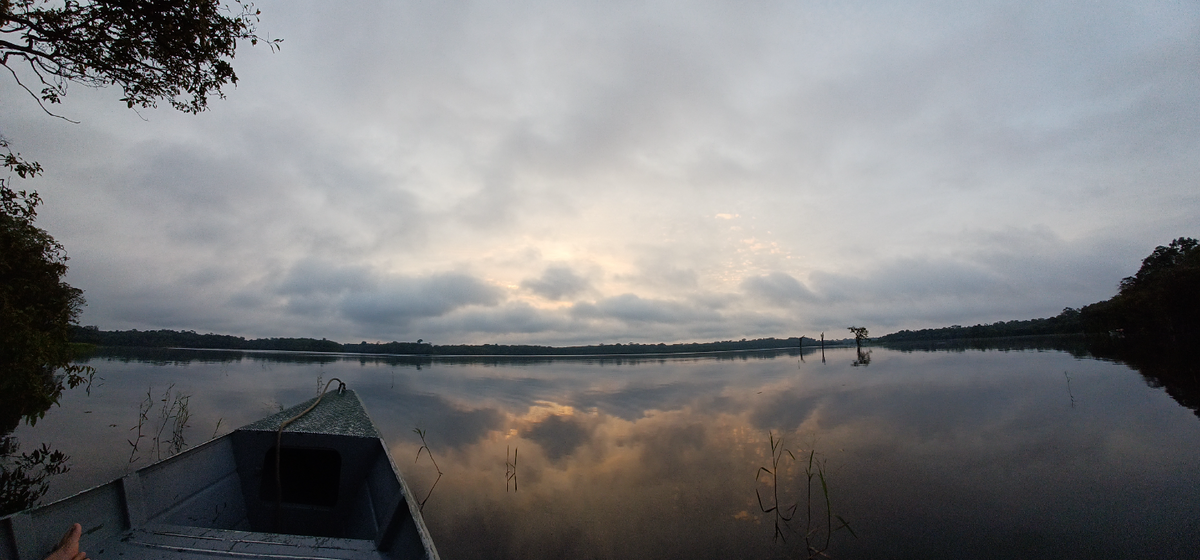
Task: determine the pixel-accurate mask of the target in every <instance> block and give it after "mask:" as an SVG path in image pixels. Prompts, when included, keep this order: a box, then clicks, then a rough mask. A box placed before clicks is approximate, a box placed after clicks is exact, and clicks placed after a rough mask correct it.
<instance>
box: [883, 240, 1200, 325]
mask: <svg viewBox="0 0 1200 560" xmlns="http://www.w3.org/2000/svg"><path fill="white" fill-rule="evenodd" d="M1048 334H1088V335H1092V336H1100V337H1106V338H1111V339H1116V340H1127V341H1130V342H1136V343H1138V344H1149V345H1154V346H1174V347H1180V346H1187V345H1189V344H1195V343H1197V342H1200V242H1198V241H1196V240H1195V239H1191V238H1187V237H1180V238H1178V239H1176V240H1174V241H1172V242H1171V243H1170V244H1169V245H1167V246H1161V245H1160V246H1158V247H1157V248H1155V249H1154V252H1152V253H1151V254H1150V256H1148V257H1146V258H1145V259H1142V266H1141V268H1140V269H1138V272H1137V274H1135V275H1133V276H1130V277H1128V278H1125V279H1123V280H1121V287H1120V290H1119V292H1118V293H1117V295H1115V296H1113V297H1112V298H1109V299H1107V300H1105V301H1100V302H1096V303H1093V304H1091V305H1086V306H1084V307H1083V308H1082V309H1072V308H1070V307H1068V308H1066V309H1064V310H1063V312H1062V313H1059V314H1058V316H1057V317H1050V318H1048V319H1030V320H1028V321H1001V322H998V323H992V324H990V325H975V326H973V327H963V326H959V325H954V326H952V327H944V328H940V329H922V330H919V331H909V330H903V331H900V332H897V333H892V334H889V335H886V336H881V337H879V338H878V339H877V340H878V341H879V342H883V343H900V342H916V341H928V340H950V339H979V338H996V337H1014V336H1030V335H1048Z"/></svg>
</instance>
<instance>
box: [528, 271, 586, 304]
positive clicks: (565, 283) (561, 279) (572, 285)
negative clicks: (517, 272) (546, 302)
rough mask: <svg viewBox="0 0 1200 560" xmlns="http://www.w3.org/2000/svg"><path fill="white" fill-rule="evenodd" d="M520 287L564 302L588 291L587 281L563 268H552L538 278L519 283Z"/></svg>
mask: <svg viewBox="0 0 1200 560" xmlns="http://www.w3.org/2000/svg"><path fill="white" fill-rule="evenodd" d="M521 287H522V288H525V289H526V290H529V291H531V292H533V293H535V294H537V295H539V296H542V297H544V298H546V299H550V300H556V301H557V300H564V299H568V298H572V297H575V296H577V295H579V294H580V293H583V292H584V291H586V290H588V289H589V288H590V287H591V284H590V283H589V282H588V280H587V279H586V278H584V277H582V276H580V275H578V274H576V273H575V272H574V271H573V270H571V269H570V268H567V267H564V266H552V267H550V268H547V269H546V271H545V272H543V273H542V275H541V276H540V277H538V278H527V279H525V280H523V281H521Z"/></svg>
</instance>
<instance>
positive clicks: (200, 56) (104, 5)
mask: <svg viewBox="0 0 1200 560" xmlns="http://www.w3.org/2000/svg"><path fill="white" fill-rule="evenodd" d="M258 16H259V10H257V9H255V8H254V5H253V4H249V3H242V2H241V1H240V0H237V1H236V2H235V3H234V4H233V5H232V6H226V5H222V4H221V2H218V1H215V0H129V1H119V2H118V1H114V0H96V1H82V2H80V1H71V2H62V3H59V2H54V3H49V2H44V1H39V0H0V65H3V66H4V67H5V68H7V69H8V70H9V72H10V73H11V74H12V75H13V78H14V79H16V80H17V81H18V83H21V86H22V87H24V88H25V89H26V90H27V91H29V92H30V93H31V94H34V92H33V90H30V89H29V84H25V83H24V82H21V80H20V78H19V73H18V71H17V69H18V68H22V69H28V71H29V73H30V74H31V75H32V77H33V78H34V79H36V80H37V81H38V84H36V85H35V86H34V87H40V88H41V91H40V92H38V93H36V94H34V95H35V97H37V98H38V99H39V102H46V103H58V102H59V101H60V100H61V98H62V96H63V95H65V94H66V92H67V84H69V83H72V82H74V83H78V84H83V85H87V86H92V87H104V86H109V85H118V86H120V87H121V89H122V90H123V92H124V97H122V98H121V101H124V102H125V104H126V106H128V107H130V108H132V107H134V106H139V107H154V106H156V105H157V103H158V101H159V100H166V101H168V102H169V103H170V104H171V106H172V107H174V108H176V109H178V110H180V111H186V112H189V113H198V112H200V111H203V110H204V109H205V108H206V107H207V105H208V98H209V96H214V95H215V96H217V97H224V94H223V92H222V90H221V88H222V87H224V86H225V85H226V84H236V83H237V74H236V73H234V71H233V65H232V64H231V63H230V60H232V59H233V56H234V53H235V50H236V49H237V42H238V41H239V40H248V41H250V43H251V44H257V43H258V41H260V40H262V38H260V37H259V36H258V35H257V33H256V27H257V24H258V21H259V19H258ZM267 42H268V43H269V44H270V45H271V46H272V48H274V47H275V46H276V45H277V44H278V43H279V40H277V39H276V40H268V41H267Z"/></svg>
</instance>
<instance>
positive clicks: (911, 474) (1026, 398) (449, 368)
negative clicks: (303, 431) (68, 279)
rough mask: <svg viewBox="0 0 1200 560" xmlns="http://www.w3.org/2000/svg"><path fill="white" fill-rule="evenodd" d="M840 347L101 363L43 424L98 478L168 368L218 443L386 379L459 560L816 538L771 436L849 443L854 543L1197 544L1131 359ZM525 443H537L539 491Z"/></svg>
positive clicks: (379, 399)
mask: <svg viewBox="0 0 1200 560" xmlns="http://www.w3.org/2000/svg"><path fill="white" fill-rule="evenodd" d="M827 357H828V361H827V363H824V364H823V363H821V362H820V361H819V360H815V359H811V357H809V358H807V359H806V361H805V362H800V361H799V360H798V357H797V356H795V355H789V354H786V353H785V354H779V355H776V356H774V357H764V356H763V355H756V356H752V355H747V356H741V357H739V358H738V359H727V358H728V356H723V357H722V359H717V357H710V358H702V357H690V358H681V359H662V358H654V359H650V360H628V359H625V360H621V361H615V360H607V361H605V360H592V361H587V360H582V361H581V360H547V361H540V362H539V361H532V360H526V361H512V362H504V361H494V362H486V361H484V362H449V361H448V362H442V361H435V362H427V363H422V364H420V365H419V366H418V365H417V364H410V365H404V364H398V363H388V362H387V361H384V360H378V361H377V360H371V359H363V358H359V357H353V358H346V359H341V360H337V361H332V362H328V361H327V362H325V363H318V364H300V363H282V362H270V361H267V360H266V359H265V358H262V359H260V358H254V357H249V358H245V359H240V360H233V361H225V362H221V361H218V360H214V361H210V362H205V363H201V362H195V361H191V362H180V361H174V362H172V361H167V360H161V359H160V361H159V362H158V364H159V365H152V364H139V363H136V362H130V363H122V362H117V361H96V362H95V363H94V364H93V365H97V367H99V368H100V375H101V376H103V377H105V378H106V381H105V384H104V385H103V386H102V387H100V388H98V390H94V391H93V395H94V396H93V397H84V396H82V395H81V394H79V393H72V394H70V395H69V396H68V400H67V401H66V402H64V407H63V408H62V409H61V410H55V411H52V413H51V414H50V415H48V416H47V418H46V419H45V421H44V422H39V424H38V426H37V430H36V431H34V430H26V431H25V433H23V434H21V437H23V438H24V439H26V440H28V441H33V440H34V439H37V438H38V437H39V436H45V437H46V438H48V439H55V440H56V441H58V442H67V445H60V447H62V448H63V449H64V450H65V451H67V452H68V453H71V454H72V455H74V456H75V457H77V458H79V459H81V460H82V459H84V458H86V459H87V460H88V461H90V462H91V463H95V464H98V465H100V466H99V467H95V466H91V465H88V464H83V465H82V467H83V468H81V469H80V471H81V472H77V473H74V474H75V475H77V476H81V477H84V478H86V477H89V476H91V477H100V476H101V475H105V474H108V475H109V476H111V473H112V471H118V472H117V474H119V471H120V470H121V469H124V468H129V467H128V465H124V464H121V463H120V461H123V460H124V455H123V454H124V453H127V450H125V449H121V442H122V441H123V440H121V439H120V438H121V437H122V436H123V435H124V433H123V432H124V429H121V428H118V429H115V430H109V432H112V433H108V432H106V431H105V430H102V429H98V428H95V427H92V426H98V425H100V424H99V423H96V422H95V421H96V420H100V421H101V422H103V423H117V424H122V423H124V424H128V422H129V420H131V419H133V413H132V412H131V410H130V409H134V408H135V407H136V402H137V401H138V396H139V392H140V393H141V394H142V395H144V391H145V388H146V386H147V385H148V384H151V383H152V384H154V386H155V387H156V388H160V387H165V386H166V384H168V383H170V382H177V383H179V385H178V386H177V388H180V389H183V390H185V391H186V392H189V393H190V394H192V395H193V397H192V403H193V406H194V407H195V409H196V412H195V413H194V414H195V420H194V421H193V426H194V429H193V432H192V434H191V435H190V437H191V438H193V439H191V440H189V441H196V442H198V441H200V440H202V439H204V438H206V437H208V435H209V434H208V433H207V432H208V431H211V429H212V428H211V426H212V425H213V424H214V423H215V420H216V418H218V417H220V418H224V419H225V424H224V425H225V426H227V428H226V429H232V428H234V427H236V426H238V425H240V424H242V423H245V422H249V421H251V420H254V419H256V418H257V417H258V416H261V415H263V414H265V413H266V412H269V410H268V409H269V406H270V404H269V403H274V402H278V403H283V404H292V403H295V402H299V401H301V400H303V399H304V398H307V397H308V396H310V395H311V394H312V392H313V386H314V383H313V379H314V378H316V377H317V376H318V375H321V376H323V378H324V379H329V378H330V377H335V376H336V377H339V378H341V379H343V380H345V381H346V382H347V383H348V385H349V386H350V387H351V388H353V389H355V390H356V391H357V392H358V393H359V395H360V396H361V397H362V398H363V400H364V401H365V403H366V405H367V409H368V411H369V413H370V414H371V416H372V418H373V419H374V420H375V421H376V423H377V424H378V425H379V427H380V429H381V430H382V432H383V433H384V436H385V438H386V439H387V440H388V443H389V446H390V448H391V450H392V453H393V456H394V457H395V458H396V461H397V464H398V465H399V466H400V468H401V469H402V470H403V472H404V475H405V477H406V478H407V479H408V481H409V483H410V485H411V486H412V488H413V491H414V493H417V494H419V495H423V494H424V492H425V491H427V489H428V488H429V486H430V485H431V484H432V482H433V479H434V477H435V476H436V473H434V472H433V470H432V469H431V468H429V465H428V464H427V463H425V462H414V461H413V458H414V457H416V454H417V449H418V448H419V447H420V445H421V443H420V441H419V440H418V439H416V438H415V437H414V436H413V435H412V433H411V430H412V428H413V427H421V428H422V429H425V430H427V434H428V442H429V445H430V447H431V449H432V450H433V453H434V454H435V455H436V456H437V459H438V464H439V465H440V466H441V468H442V470H443V471H444V472H445V476H444V477H443V478H442V480H441V481H440V482H439V484H438V487H437V489H436V490H435V492H434V494H433V496H432V498H431V499H430V501H429V502H428V504H427V506H426V508H425V515H426V518H427V521H428V523H429V525H430V528H431V530H432V531H433V535H434V538H435V540H436V542H437V545H438V547H439V550H440V552H441V553H442V555H443V557H445V558H447V559H453V558H507V557H512V558H516V557H521V558H537V557H605V558H639V557H641V558H671V557H680V558H682V557H688V558H728V557H755V558H760V557H761V558H767V557H775V556H779V555H783V554H785V553H787V552H789V551H791V552H795V550H794V547H795V546H797V543H798V542H799V541H801V539H800V538H799V536H798V535H796V534H792V535H791V536H790V537H789V541H788V542H787V543H775V542H772V539H771V536H772V527H771V525H772V522H771V519H770V518H769V517H767V516H764V515H763V514H762V513H761V512H760V510H759V505H758V503H757V500H756V497H755V488H756V484H755V479H754V477H755V471H756V470H757V469H758V467H760V466H764V465H769V462H770V457H769V447H768V443H767V439H768V433H773V434H774V435H775V437H783V438H784V442H785V446H786V447H787V448H788V449H790V450H792V451H793V452H794V453H796V454H797V456H799V455H800V454H801V453H802V452H805V451H806V450H809V449H814V448H815V449H816V450H817V453H818V457H819V458H820V459H822V460H825V461H827V463H826V464H827V467H828V473H829V477H830V478H829V480H830V484H831V486H830V488H831V497H832V499H833V506H834V510H835V512H837V513H840V514H842V515H843V516H845V517H846V518H847V519H848V520H850V522H851V523H852V524H853V526H854V527H855V530H856V531H857V532H858V535H859V538H857V539H847V538H846V535H844V534H841V535H839V537H838V538H839V540H837V541H835V544H836V547H835V548H834V549H833V550H832V551H831V552H832V553H833V556H834V557H894V558H905V557H913V558H917V557H920V558H930V557H964V556H966V557H970V556H988V555H992V554H997V553H998V552H1003V554H1002V555H1004V556H1017V555H1021V554H1034V555H1048V556H1053V557H1088V556H1096V555H1099V556H1107V555H1112V556H1155V557H1168V558H1169V557H1189V556H1191V553H1193V552H1195V545H1194V544H1193V543H1192V541H1191V539H1190V535H1193V534H1194V530H1193V529H1194V528H1195V527H1194V523H1193V522H1192V521H1189V520H1194V519H1197V518H1200V516H1198V515H1197V514H1198V513H1200V445H1198V444H1200V422H1197V421H1196V419H1195V417H1194V416H1193V415H1192V414H1191V412H1190V411H1188V410H1187V409H1184V408H1182V407H1180V406H1178V405H1176V404H1175V403H1174V402H1173V401H1172V400H1171V399H1170V397H1169V396H1167V395H1166V394H1165V393H1164V392H1163V391H1162V390H1161V389H1156V388H1153V387H1148V386H1147V385H1146V383H1145V382H1144V381H1143V380H1142V379H1141V377H1140V376H1138V375H1137V374H1135V373H1134V372H1132V371H1130V370H1128V369H1127V368H1125V367H1124V366H1121V365H1118V364H1112V363H1107V362H1100V361H1096V360H1088V359H1077V358H1075V357H1073V356H1071V355H1069V354H1066V353H1062V352H1035V351H1025V352H995V351H987V352H982V351H971V352H959V353H949V352H935V353H921V352H918V353H900V352H895V351H889V350H884V349H878V348H877V349H875V351H874V355H873V359H872V362H871V364H870V365H869V366H867V367H853V366H852V365H851V364H852V362H853V361H854V350H853V349H836V350H833V349H831V350H829V351H828V352H827ZM1063 371H1069V372H1070V379H1071V394H1070V395H1068V393H1067V391H1066V386H1065V384H1064V383H1065V382H1064V376H1063ZM81 407H87V409H88V410H92V411H93V412H94V414H87V415H86V416H85V415H83V413H82V412H81V411H80V410H79V409H80V408H81ZM134 412H136V411H135V410H134ZM197 432H205V433H197ZM110 448H111V449H110ZM509 448H515V449H519V453H520V460H519V462H518V465H517V478H518V481H519V484H520V489H519V491H517V492H512V491H510V489H509V488H508V485H507V483H506V482H507V481H506V471H507V469H506V466H507V465H506V463H507V455H506V454H507V451H508V449H509ZM113 450H115V453H114V452H113ZM109 455H113V457H109ZM81 463H83V461H81ZM104 465H107V466H104ZM135 466H136V465H135ZM782 467H783V468H782V469H781V473H780V491H781V496H780V502H781V503H783V504H790V503H797V502H799V501H801V499H802V497H803V491H802V490H803V480H804V479H803V474H802V472H803V471H802V468H801V467H802V465H799V464H796V463H793V462H791V461H790V460H785V461H784V463H783V464H782ZM102 479H103V478H100V479H99V480H92V481H91V482H87V481H86V480H85V481H82V482H81V480H80V479H78V478H77V479H74V480H73V481H69V482H67V483H65V484H62V485H59V486H58V487H56V489H55V490H54V491H55V492H61V491H65V490H69V489H71V488H70V487H71V486H72V485H74V486H79V485H81V484H82V485H84V486H86V484H88V483H94V482H99V481H101V480H102ZM60 495H61V494H60ZM798 524H799V518H797V520H796V521H794V522H793V527H795V526H797V525H798ZM1110 553H1111V554H1110Z"/></svg>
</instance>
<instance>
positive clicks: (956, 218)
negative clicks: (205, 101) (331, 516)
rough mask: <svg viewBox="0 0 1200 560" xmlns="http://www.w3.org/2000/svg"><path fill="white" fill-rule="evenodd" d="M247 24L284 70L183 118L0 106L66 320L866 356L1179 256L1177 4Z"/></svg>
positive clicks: (574, 12) (1185, 78)
mask: <svg viewBox="0 0 1200 560" xmlns="http://www.w3.org/2000/svg"><path fill="white" fill-rule="evenodd" d="M259 7H260V8H262V10H263V18H264V19H263V27H264V29H265V30H267V31H269V32H270V34H271V35H272V36H273V37H275V36H277V37H283V38H285V42H284V44H283V49H282V50H281V51H280V52H278V53H274V54H272V53H270V52H268V51H267V50H266V49H253V48H245V49H243V50H242V51H240V52H239V56H238V58H237V60H236V61H235V67H236V68H237V70H238V73H239V77H240V81H239V83H238V87H237V88H236V89H234V90H232V91H231V92H230V94H229V97H228V99H226V100H222V101H220V102H214V104H213V105H212V109H211V110H210V111H209V112H207V113H205V114H202V115H198V116H192V115H184V114H177V113H172V112H169V111H166V110H155V111H145V112H143V113H142V114H141V115H140V116H139V115H138V114H135V113H133V112H131V111H128V110H125V109H124V108H123V106H122V105H121V104H120V103H119V102H117V101H116V98H117V97H119V94H118V92H116V91H113V90H91V89H88V88H82V87H80V88H72V89H71V90H70V93H69V94H68V97H67V100H66V103H65V104H64V105H63V106H62V107H61V108H60V109H61V111H60V112H63V113H64V114H66V115H67V116H70V117H72V118H75V119H77V120H81V121H82V124H79V125H70V124H68V123H65V122H62V121H60V120H57V119H51V118H49V117H46V116H45V115H44V114H43V113H41V112H40V109H38V108H37V106H36V104H34V103H33V102H32V100H30V99H27V98H25V97H23V96H24V95H25V94H24V93H23V92H21V91H19V90H18V89H17V88H16V86H15V84H13V83H11V80H8V81H4V80H0V94H2V95H3V99H5V100H6V102H5V104H4V108H5V111H4V116H3V118H2V119H0V127H2V128H0V132H3V133H4V135H5V136H6V137H8V138H9V139H10V140H11V141H13V143H14V145H15V146H16V147H17V148H18V149H19V151H20V152H21V153H22V154H24V155H25V156H26V157H29V158H32V159H35V160H37V161H39V162H41V163H42V164H43V166H45V167H46V169H47V172H46V174H45V175H44V176H43V177H40V178H38V179H37V180H36V181H33V182H25V183H22V186H27V187H29V188H36V189H37V190H39V192H41V193H42V195H43V196H44V198H45V199H46V205H45V207H44V208H43V209H42V213H41V221H40V222H39V223H40V225H41V226H42V227H44V228H46V229H48V230H49V231H50V232H51V233H52V234H54V235H55V236H56V238H58V239H59V240H60V241H62V242H63V243H64V244H65V245H66V247H67V249H68V251H69V254H70V255H71V261H70V264H71V272H70V275H69V281H70V282H71V283H72V284H73V285H76V286H78V287H80V288H83V289H84V290H85V297H87V299H88V302H89V305H88V307H87V308H86V310H85V312H84V315H83V318H82V321H83V323H85V324H96V325H99V326H101V327H102V328H105V329H128V328H139V329H153V328H182V329H195V330H198V331H210V330H211V331H217V332H225V333H230V334H239V335H244V336H316V337H322V336H324V337H328V338H332V339H337V340H346V341H351V340H360V339H365V340H415V339H417V338H424V339H426V340H434V341H435V342H439V343H455V342H475V343H478V342H524V343H537V344H559V343H597V342H627V341H638V342H675V341H688V340H706V339H728V338H741V337H755V336H795V335H800V334H806V335H815V334H817V333H818V332H820V331H827V332H839V331H841V329H844V328H845V326H846V325H849V324H862V325H867V326H868V327H871V329H872V332H873V333H877V332H878V333H882V332H887V331H889V330H894V329H899V328H921V327H927V326H938V325H944V324H952V323H958V324H973V323H976V322H991V321H997V320H1007V319H1021V318H1031V317H1041V316H1049V315H1054V314H1056V313H1058V311H1060V310H1061V309H1062V308H1063V307H1066V306H1080V305H1084V304H1087V303H1090V302H1093V301H1098V300H1100V299H1104V298H1107V297H1109V296H1111V295H1112V294H1113V293H1114V292H1115V289H1116V285H1117V282H1118V281H1119V280H1120V278H1122V277H1124V276H1127V275H1129V274H1131V273H1132V272H1134V271H1135V270H1136V268H1137V266H1138V264H1139V261H1140V259H1141V258H1142V257H1144V256H1145V255H1147V254H1149V252H1150V251H1151V250H1152V249H1153V248H1154V247H1155V246H1156V245H1159V244H1165V243H1167V242H1168V241H1170V240H1171V239H1173V238H1175V237H1178V236H1185V235H1186V236H1192V237H1197V236H1200V218H1197V216H1200V194H1198V192H1200V191H1197V189H1196V185H1195V177H1197V176H1200V113H1198V112H1197V111H1195V107H1196V106H1197V105H1198V102H1200V57H1197V56H1195V54H1196V53H1197V52H1200V33H1197V31H1198V30H1200V8H1197V7H1196V6H1193V5H1181V4H1178V3H1169V2H1149V3H1141V4H1138V5H1137V6H1129V5H1128V4H1126V3H1118V2H1101V3H1098V4H1097V3H1088V4H1086V5H1084V4H1063V5H1043V4H1038V3H1013V2H984V3H973V4H970V5H961V4H955V3H944V2H919V3H916V4H913V3H904V4H900V3H855V2H851V3H842V4H837V5H830V4H819V3H811V2H799V3H795V2H766V3H760V4H756V5H755V6H753V7H747V6H745V5H742V4H736V3H724V2H717V3H710V4H705V5H703V6H695V5H692V6H679V5H674V4H670V3H659V2H652V3H621V2H618V3H607V4H603V5H594V4H588V3H580V2H565V3H564V2H558V3H550V2H541V1H528V2H517V3H510V4H506V5H504V6H489V5H457V6H443V5H421V4H412V3H397V4H386V5H377V4H369V5H357V6H355V7H354V8H353V9H348V8H347V7H345V6H343V5H330V4H327V3H316V2H309V3H306V2H301V3H294V2H288V3H283V2H265V3H260V5H259ZM247 47H248V46H247ZM143 119H144V120H143ZM841 332H844V331H841Z"/></svg>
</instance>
